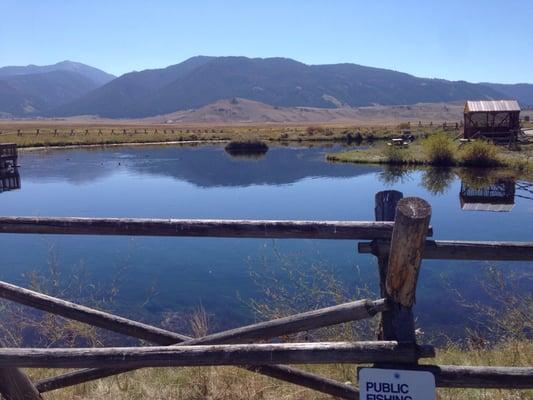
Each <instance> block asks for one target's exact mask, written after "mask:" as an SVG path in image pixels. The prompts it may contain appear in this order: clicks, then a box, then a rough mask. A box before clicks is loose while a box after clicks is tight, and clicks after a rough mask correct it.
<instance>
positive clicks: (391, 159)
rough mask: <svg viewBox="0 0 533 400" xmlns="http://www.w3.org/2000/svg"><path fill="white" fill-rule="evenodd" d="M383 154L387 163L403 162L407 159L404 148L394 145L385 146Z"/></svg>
mask: <svg viewBox="0 0 533 400" xmlns="http://www.w3.org/2000/svg"><path fill="white" fill-rule="evenodd" d="M383 156H384V157H385V160H386V161H387V163H389V164H404V163H405V162H406V160H407V157H406V150H405V149H402V148H400V147H396V146H393V145H391V146H385V147H384V149H383Z"/></svg>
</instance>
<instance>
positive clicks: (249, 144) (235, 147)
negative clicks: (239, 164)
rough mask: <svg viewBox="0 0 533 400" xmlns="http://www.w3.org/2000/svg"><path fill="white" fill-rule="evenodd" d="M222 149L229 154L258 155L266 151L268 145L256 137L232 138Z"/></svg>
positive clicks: (237, 155)
mask: <svg viewBox="0 0 533 400" xmlns="http://www.w3.org/2000/svg"><path fill="white" fill-rule="evenodd" d="M224 149H225V150H226V152H227V153H228V154H230V155H231V156H236V157H240V156H251V157H259V156H262V155H264V154H266V152H267V151H268V145H267V144H266V143H265V142H263V141H261V140H258V139H248V140H232V141H231V142H229V143H228V144H227V145H226V147H224Z"/></svg>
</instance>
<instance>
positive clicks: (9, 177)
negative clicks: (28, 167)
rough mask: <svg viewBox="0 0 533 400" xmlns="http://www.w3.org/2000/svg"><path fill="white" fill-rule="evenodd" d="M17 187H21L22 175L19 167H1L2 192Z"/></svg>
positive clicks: (0, 187)
mask: <svg viewBox="0 0 533 400" xmlns="http://www.w3.org/2000/svg"><path fill="white" fill-rule="evenodd" d="M15 189H20V175H19V171H18V169H17V168H10V169H0V193H2V192H7V191H8V190H15Z"/></svg>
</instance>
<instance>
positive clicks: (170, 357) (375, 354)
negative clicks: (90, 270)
mask: <svg viewBox="0 0 533 400" xmlns="http://www.w3.org/2000/svg"><path fill="white" fill-rule="evenodd" d="M434 356H435V351H434V349H433V347H431V346H416V345H415V346H406V345H399V344H398V343H397V342H394V341H372V342H323V343H274V344H271V343H268V344H225V345H200V346H164V347H161V346H159V347H118V348H75V349H74V348H73V349H50V348H46V349H31V348H30V349H23V348H21V349H16V348H10V349H0V368H1V367H23V368H97V367H103V366H105V367H108V368H113V367H114V368H143V367H178V366H207V365H250V364H256V365H273V364H333V363H343V364H354V363H412V362H415V361H417V360H418V359H419V358H425V357H434Z"/></svg>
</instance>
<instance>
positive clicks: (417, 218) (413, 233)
mask: <svg viewBox="0 0 533 400" xmlns="http://www.w3.org/2000/svg"><path fill="white" fill-rule="evenodd" d="M430 218H431V206H430V205H429V203H428V202H426V201H425V200H423V199H420V198H417V197H406V198H404V199H401V200H400V201H399V202H398V206H397V208H396V217H395V220H394V230H393V232H392V238H391V247H390V251H389V265H388V268H387V280H386V286H387V292H388V294H389V295H390V297H391V298H392V299H393V300H394V301H395V302H397V303H399V304H401V305H402V306H404V307H412V306H413V304H414V303H415V292H416V284H417V280H418V272H419V270H420V262H421V261H422V254H423V249H424V244H425V240H426V236H427V230H428V227H429V220H430Z"/></svg>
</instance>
